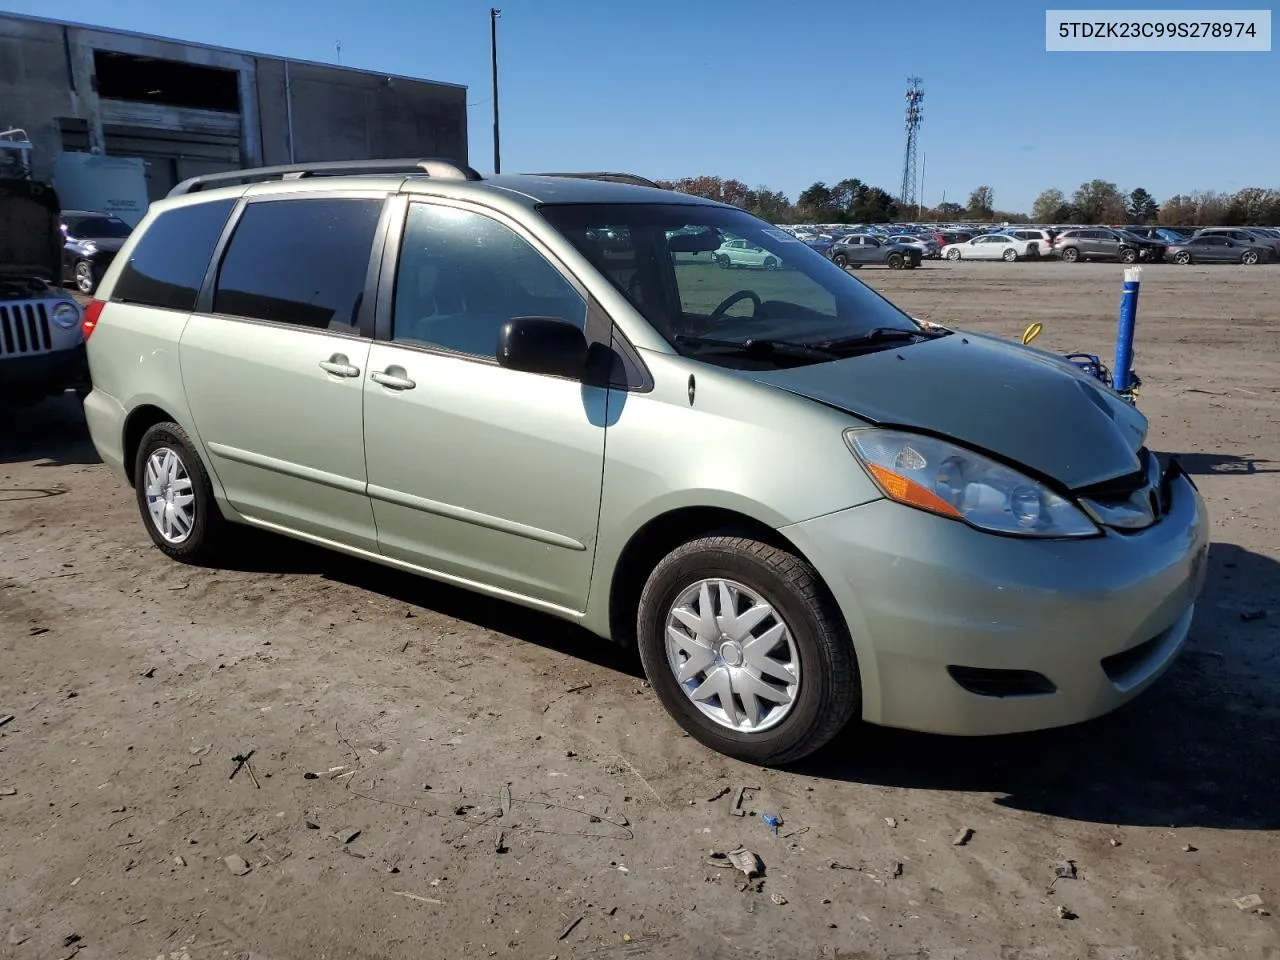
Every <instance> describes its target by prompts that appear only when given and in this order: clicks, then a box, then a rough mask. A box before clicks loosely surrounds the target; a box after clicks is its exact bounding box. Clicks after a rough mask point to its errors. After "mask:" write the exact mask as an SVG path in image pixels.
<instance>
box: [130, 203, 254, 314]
mask: <svg viewBox="0 0 1280 960" xmlns="http://www.w3.org/2000/svg"><path fill="white" fill-rule="evenodd" d="M233 206H235V200H233V199H228V200H213V201H210V202H209V203H197V204H193V205H191V206H187V207H178V208H176V209H174V210H168V211H166V212H165V213H162V214H160V216H158V217H156V219H155V220H154V221H152V223H151V226H150V227H149V228H148V229H147V231H146V232H145V233H144V234H143V235H142V236H141V237H140V238H139V239H138V243H137V245H136V246H135V247H134V248H133V253H131V254H130V255H129V261H128V263H126V264H125V267H124V271H123V272H122V273H121V274H120V279H119V280H118V281H117V282H116V286H115V289H114V290H113V291H112V292H111V298H112V299H113V300H122V301H124V302H126V303H139V304H143V305H144V306H148V307H165V308H167V309H169V310H194V309H195V305H196V294H197V293H199V292H200V284H201V283H202V282H203V281H204V274H205V270H206V269H208V266H209V258H210V257H212V256H213V248H214V245H215V244H216V243H217V242H218V237H219V236H220V235H221V233H222V228H223V227H224V226H225V225H226V222H227V217H228V216H229V215H230V213H231V208H232V207H233Z"/></svg>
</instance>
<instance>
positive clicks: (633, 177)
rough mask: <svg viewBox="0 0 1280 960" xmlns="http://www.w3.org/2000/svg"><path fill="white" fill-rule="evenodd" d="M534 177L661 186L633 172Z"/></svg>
mask: <svg viewBox="0 0 1280 960" xmlns="http://www.w3.org/2000/svg"><path fill="white" fill-rule="evenodd" d="M531 176H535V177H575V178H576V179H579V180H610V181H612V182H614V183H630V184H632V185H633V186H637V187H654V188H655V189H658V190H661V189H662V187H661V186H660V185H659V184H657V183H654V182H653V181H652V180H650V179H648V178H647V177H642V176H639V175H638V174H634V173H606V172H599V173H535V174H531Z"/></svg>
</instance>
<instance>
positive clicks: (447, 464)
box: [84, 160, 1208, 764]
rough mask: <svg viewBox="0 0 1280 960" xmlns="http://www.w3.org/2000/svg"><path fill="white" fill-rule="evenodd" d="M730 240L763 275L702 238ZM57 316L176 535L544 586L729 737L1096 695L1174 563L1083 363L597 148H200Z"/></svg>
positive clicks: (1026, 720) (522, 594) (1170, 592)
mask: <svg viewBox="0 0 1280 960" xmlns="http://www.w3.org/2000/svg"><path fill="white" fill-rule="evenodd" d="M737 240H742V241H745V242H746V243H747V244H750V245H752V246H754V247H759V248H760V249H762V250H764V251H768V253H769V254H770V255H771V256H773V257H775V258H776V259H777V262H778V263H780V264H785V266H786V269H778V270H763V269H762V270H753V271H738V270H724V269H721V268H720V267H718V266H717V265H716V262H715V260H714V259H713V256H712V255H713V254H714V253H715V252H716V251H718V250H721V249H722V248H723V247H724V245H725V244H726V243H732V242H734V241H737ZM84 330H85V335H86V338H87V348H88V360H89V366H90V371H91V374H92V380H93V390H92V392H91V393H90V394H89V395H88V397H87V398H86V400H85V413H86V416H87V419H88V423H89V427H90V431H91V434H92V437H93V442H94V444H95V445H96V447H97V449H98V451H99V453H100V454H101V456H102V458H103V460H104V461H105V462H106V463H107V464H108V465H110V466H111V467H112V468H114V469H115V470H116V471H117V472H118V473H119V474H121V475H122V476H123V477H125V478H126V479H127V480H128V482H129V483H130V484H131V485H132V486H133V487H134V489H135V490H136V492H137V500H138V506H139V509H140V513H141V516H142V520H143V522H144V524H145V525H146V527H147V530H148V532H149V533H150V535H151V538H152V539H153V541H154V542H155V544H156V546H157V547H158V548H159V549H160V550H161V551H162V552H163V553H165V554H167V555H168V556H169V557H172V558H174V559H175V560H181V561H186V562H192V563H214V562H216V561H217V559H218V558H219V557H221V556H223V555H224V551H225V550H227V549H233V548H234V543H235V538H234V537H231V536H229V534H231V533H232V532H233V528H234V527H235V526H236V525H240V524H247V525H249V526H252V527H257V528H260V529H262V530H267V531H274V532H277V533H280V534H284V535H287V536H290V537H296V538H298V539H301V540H305V541H308V542H310V543H313V544H319V545H322V546H325V547H330V548H332V549H334V550H340V551H343V552H345V553H348V554H352V555H354V556H357V557H363V558H366V559H368V560H371V561H375V562H378V563H383V564H387V565H389V566H392V567H397V568H399V569H402V570H407V571H411V572H413V573H417V574H421V575H423V576H426V577H431V578H434V579H436V580H440V581H444V582H446V583H452V584H457V585H459V586H462V587H465V588H468V589H471V590H475V591H479V592H481V593H484V594H487V595H489V596H491V597H494V598H497V599H499V600H505V601H510V602H512V603H518V604H523V605H525V606H528V607H532V608H535V609H538V610H542V611H545V612H548V613H551V614H554V615H556V616H560V617H563V618H565V619H567V620H571V621H574V622H576V623H579V624H581V625H582V626H583V627H585V628H586V629H587V630H589V631H591V632H592V633H595V634H597V635H599V636H601V637H602V638H609V639H611V640H613V641H615V642H618V643H621V644H635V645H636V646H637V647H638V650H639V654H640V657H641V660H642V661H643V664H644V669H645V671H646V674H647V675H648V677H649V679H650V681H651V683H652V686H653V689H654V691H655V692H656V693H657V695H658V697H659V698H660V700H661V701H662V703H663V705H664V706H665V707H666V709H667V710H668V711H669V712H670V713H671V714H672V716H673V717H674V718H675V720H676V722H677V723H678V724H679V725H680V726H681V727H683V728H684V729H685V730H687V731H688V732H689V733H691V734H692V735H693V736H695V737H697V738H698V739H699V740H700V741H702V742H703V743H705V744H707V745H708V746H710V747H712V748H714V749H716V750H719V751H722V752H724V753H726V754H729V755H732V756H735V757H739V758H742V759H746V760H749V761H753V762H757V763H767V764H780V763H785V762H788V761H792V760H795V759H798V758H800V757H802V756H805V755H806V754H809V753H811V752H812V751H814V750H816V749H817V748H818V747H820V746H822V745H823V744H824V743H826V742H827V741H828V740H830V739H831V737H833V736H834V735H835V734H836V733H837V732H838V731H839V730H840V729H841V728H842V727H844V726H845V725H846V724H847V723H848V721H849V720H850V719H851V718H854V717H859V718H861V719H863V720H865V721H869V722H872V723H879V724H886V725H890V726H897V727H905V728H911V729H915V730H923V731H933V732H939V733H950V734H988V733H1002V732H1008V731H1016V730H1029V729H1036V728H1045V727H1052V726H1057V725H1061V724H1067V723H1073V722H1076V721H1081V720H1085V719H1087V718H1089V717H1093V716H1097V715H1099V714H1102V713H1104V712H1106V711H1109V710H1111V709H1113V708H1115V707H1117V706H1119V705H1120V704H1121V703H1124V702H1125V701H1126V700H1128V699H1130V698H1131V697H1133V696H1135V695H1136V694H1137V693H1138V692H1140V691H1141V690H1143V689H1145V688H1146V687H1147V686H1149V685H1150V684H1151V683H1152V682H1153V681H1154V680H1155V679H1156V678H1157V677H1158V676H1159V675H1160V674H1161V673H1162V672H1163V671H1164V670H1165V669H1166V668H1167V667H1168V666H1169V664H1170V663H1172V662H1173V660H1174V658H1175V657H1176V655H1177V654H1178V652H1179V650H1180V649H1181V648H1182V646H1183V644H1184V642H1185V640H1186V638H1187V634H1188V630H1189V628H1190V624H1191V619H1192V614H1193V609H1194V603H1195V600H1196V598H1197V595H1198V594H1199V592H1200V589H1201V587H1202V584H1203V581H1204V572H1205V555H1206V550H1207V537H1208V523H1207V518H1206V514H1205V509H1204V505H1203V502H1202V500H1201V498H1200V496H1199V494H1198V492H1197V490H1196V488H1195V486H1194V484H1193V483H1192V481H1191V480H1190V478H1189V477H1187V476H1186V475H1185V474H1184V473H1183V472H1182V471H1181V470H1180V469H1179V467H1178V465H1177V463H1176V461H1172V460H1165V459H1164V458H1161V457H1159V456H1157V455H1155V454H1154V453H1152V452H1151V451H1150V450H1148V448H1147V446H1146V437H1147V421H1146V419H1145V418H1144V417H1143V416H1142V415H1141V414H1140V413H1139V412H1138V411H1137V410H1135V409H1134V408H1133V407H1132V406H1131V405H1130V404H1128V403H1126V402H1124V401H1123V400H1122V399H1121V398H1120V397H1119V396H1117V395H1116V394H1114V393H1113V392H1112V391H1110V390H1109V389H1108V388H1107V387H1106V386H1104V385H1103V384H1101V383H1099V382H1098V381H1096V380H1094V379H1092V378H1090V377H1088V376H1086V375H1084V374H1082V373H1081V372H1080V371H1079V370H1077V369H1076V368H1075V367H1074V366H1073V365H1072V364H1071V363H1069V362H1067V361H1066V360H1064V359H1062V358H1059V357H1057V356H1054V355H1051V354H1048V353H1045V352H1042V351H1040V350H1037V349H1033V348H1031V347H1027V346H1023V345H1021V344H1015V343H1009V342H1006V341H1003V340H999V339H996V338H993V337H989V336H983V335H979V334H976V333H969V332H965V331H962V330H958V329H949V328H943V327H938V326H934V325H929V324H923V323H919V322H916V321H914V320H913V319H912V318H911V317H909V316H908V315H907V314H905V313H904V312H903V311H902V310H900V309H898V308H897V307H895V306H894V305H893V304H891V303H889V302H888V301H886V300H885V299H884V298H882V297H881V296H879V295H878V294H876V293H875V292H873V291H872V290H871V289H869V288H868V287H866V286H865V285H864V284H862V283H860V282H859V281H858V280H856V279H855V278H854V277H853V276H851V275H850V274H849V273H847V272H846V271H844V270H842V269H841V268H840V267H838V266H837V265H835V264H834V263H832V262H830V261H829V260H827V259H826V258H824V257H823V256H822V255H821V254H819V253H816V252H815V251H813V250H810V249H809V248H808V247H806V246H805V245H804V244H803V243H800V242H799V241H797V240H796V239H795V238H794V237H792V236H791V235H790V234H788V233H786V232H784V231H782V230H780V229H777V228H775V227H774V226H772V225H770V224H768V223H765V222H763V221H761V220H758V219H756V218H755V217H752V216H751V215H749V214H747V213H745V212H744V211H742V210H739V209H737V208H735V207H732V206H727V205H724V204H720V203H713V202H709V201H706V200H702V199H699V198H696V197H692V196H686V195H682V194H679V193H674V192H670V191H667V190H662V189H658V188H657V187H656V186H655V185H652V184H649V183H648V182H647V181H643V180H642V179H641V178H638V177H633V176H629V175H625V174H604V173H601V174H540V175H524V176H496V177H491V178H482V177H481V176H480V175H479V174H477V173H476V172H475V171H474V170H471V169H470V168H468V167H465V166H462V165H457V164H452V163H447V162H444V161H435V160H428V161H412V160H410V161H370V162H366V163H343V164H303V165H295V166H290V167H282V168H263V169H259V170H245V171H236V172H233V173H229V174H215V175H210V176H206V177H198V178H195V179H193V180H190V181H187V182H185V183H183V184H180V185H179V186H178V187H176V188H175V189H174V190H173V192H172V193H171V195H170V196H169V197H168V198H166V199H164V200H162V201H160V202H157V203H154V204H152V206H151V209H150V211H149V212H148V214H147V216H146V218H145V219H144V220H143V221H142V222H141V223H140V224H139V226H138V227H137V229H136V230H135V231H134V232H133V234H132V235H131V236H130V238H129V239H128V241H127V243H126V244H125V246H124V248H123V249H122V250H121V252H120V253H119V255H118V256H117V257H116V259H115V261H114V263H113V264H112V266H111V267H110V269H109V270H108V271H107V273H106V275H105V277H104V278H103V281H102V284H101V286H100V287H99V290H98V293H97V299H95V300H94V301H93V302H92V303H91V304H90V306H89V307H88V308H87V310H86V312H85V319H84Z"/></svg>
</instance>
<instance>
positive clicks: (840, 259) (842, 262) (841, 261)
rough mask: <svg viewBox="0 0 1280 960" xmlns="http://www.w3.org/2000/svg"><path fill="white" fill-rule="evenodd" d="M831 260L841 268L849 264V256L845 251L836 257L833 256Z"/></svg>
mask: <svg viewBox="0 0 1280 960" xmlns="http://www.w3.org/2000/svg"><path fill="white" fill-rule="evenodd" d="M831 262H832V263H834V264H835V265H836V266H837V267H839V268H840V269H841V270H843V269H844V268H845V267H847V266H848V265H849V258H848V257H846V256H845V255H844V254H843V253H837V254H836V255H835V256H834V257H832V258H831Z"/></svg>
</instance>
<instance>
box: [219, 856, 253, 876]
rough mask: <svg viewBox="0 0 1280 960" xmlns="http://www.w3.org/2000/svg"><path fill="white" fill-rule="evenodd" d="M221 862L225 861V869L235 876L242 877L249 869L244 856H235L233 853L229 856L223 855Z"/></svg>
mask: <svg viewBox="0 0 1280 960" xmlns="http://www.w3.org/2000/svg"><path fill="white" fill-rule="evenodd" d="M222 862H223V863H225V864H226V865H227V869H228V870H230V871H231V872H232V873H233V874H234V875H235V876H237V877H243V876H244V875H245V874H246V873H248V872H249V870H250V869H251V867H250V866H249V863H248V861H247V860H245V858H244V857H240V856H236V854H234V853H233V854H231V856H229V857H223V858H222Z"/></svg>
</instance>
